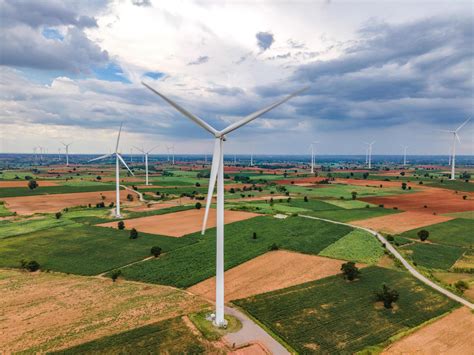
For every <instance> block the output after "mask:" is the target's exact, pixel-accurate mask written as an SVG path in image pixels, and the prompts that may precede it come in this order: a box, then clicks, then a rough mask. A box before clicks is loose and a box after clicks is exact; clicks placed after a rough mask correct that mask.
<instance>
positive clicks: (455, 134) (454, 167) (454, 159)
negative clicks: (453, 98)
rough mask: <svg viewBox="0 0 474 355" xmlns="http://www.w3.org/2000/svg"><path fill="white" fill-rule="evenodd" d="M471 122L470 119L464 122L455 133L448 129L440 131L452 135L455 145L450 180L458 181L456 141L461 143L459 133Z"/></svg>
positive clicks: (452, 150) (452, 149) (453, 146)
mask: <svg viewBox="0 0 474 355" xmlns="http://www.w3.org/2000/svg"><path fill="white" fill-rule="evenodd" d="M470 120H471V119H470V118H468V119H467V120H466V121H464V123H463V124H462V125H460V126H459V127H458V128H456V129H455V130H454V131H449V130H446V129H440V130H439V131H441V132H448V133H452V135H453V145H452V148H451V153H452V157H451V179H450V180H456V176H455V173H456V139H457V140H458V142H459V143H461V139H460V138H459V135H458V132H459V131H460V130H461V128H463V127H464V126H465V125H466V124H467V123H468V122H469V121H470Z"/></svg>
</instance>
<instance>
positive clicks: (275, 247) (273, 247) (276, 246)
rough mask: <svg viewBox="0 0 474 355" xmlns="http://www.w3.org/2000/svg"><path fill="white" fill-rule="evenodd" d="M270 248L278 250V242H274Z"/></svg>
mask: <svg viewBox="0 0 474 355" xmlns="http://www.w3.org/2000/svg"><path fill="white" fill-rule="evenodd" d="M268 249H269V250H278V249H279V248H278V245H277V244H276V243H273V244H272V245H270V247H269V248H268Z"/></svg>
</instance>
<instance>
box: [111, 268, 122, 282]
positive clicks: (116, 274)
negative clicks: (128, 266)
mask: <svg viewBox="0 0 474 355" xmlns="http://www.w3.org/2000/svg"><path fill="white" fill-rule="evenodd" d="M121 275H122V270H114V271H112V273H111V274H110V277H111V278H112V282H115V281H116V280H117V279H118V278H119V277H120V276H121Z"/></svg>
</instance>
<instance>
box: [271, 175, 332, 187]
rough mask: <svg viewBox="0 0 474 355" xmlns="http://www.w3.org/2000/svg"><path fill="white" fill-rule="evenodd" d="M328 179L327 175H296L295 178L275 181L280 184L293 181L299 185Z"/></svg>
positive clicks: (287, 183) (288, 183)
mask: <svg viewBox="0 0 474 355" xmlns="http://www.w3.org/2000/svg"><path fill="white" fill-rule="evenodd" d="M323 180H327V178H326V177H318V176H315V177H305V178H298V177H295V178H294V179H283V180H276V181H275V182H276V183H277V184H280V185H290V184H291V182H293V183H294V185H299V184H306V186H307V185H308V184H316V183H318V182H320V181H323Z"/></svg>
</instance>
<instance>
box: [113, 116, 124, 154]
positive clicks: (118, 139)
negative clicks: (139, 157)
mask: <svg viewBox="0 0 474 355" xmlns="http://www.w3.org/2000/svg"><path fill="white" fill-rule="evenodd" d="M122 125H123V122H122V123H120V129H119V133H118V136H117V144H116V145H115V153H116V154H118V146H119V141H120V133H122Z"/></svg>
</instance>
